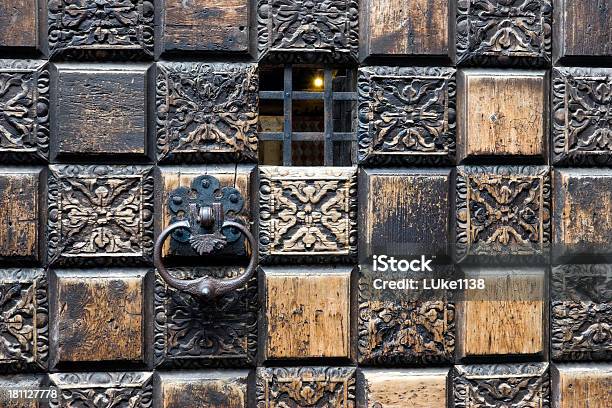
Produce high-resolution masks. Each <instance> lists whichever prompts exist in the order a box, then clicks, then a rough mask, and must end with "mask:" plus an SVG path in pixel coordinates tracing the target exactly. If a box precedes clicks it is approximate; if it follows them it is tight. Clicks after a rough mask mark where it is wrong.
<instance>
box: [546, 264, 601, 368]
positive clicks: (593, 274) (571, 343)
mask: <svg viewBox="0 0 612 408" xmlns="http://www.w3.org/2000/svg"><path fill="white" fill-rule="evenodd" d="M551 286H552V292H551V293H552V296H551V297H552V313H551V318H552V319H551V348H552V357H553V358H554V359H555V360H561V361H578V360H585V361H592V360H610V359H611V358H612V304H611V303H610V299H612V265H561V266H556V267H554V268H553V270H552V279H551Z"/></svg>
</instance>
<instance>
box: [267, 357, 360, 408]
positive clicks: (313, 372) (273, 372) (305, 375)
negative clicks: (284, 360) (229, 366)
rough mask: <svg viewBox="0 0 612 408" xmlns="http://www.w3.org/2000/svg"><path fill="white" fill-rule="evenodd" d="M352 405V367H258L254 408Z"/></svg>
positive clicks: (339, 407)
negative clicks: (255, 407) (255, 405)
mask: <svg viewBox="0 0 612 408" xmlns="http://www.w3.org/2000/svg"><path fill="white" fill-rule="evenodd" d="M271 406H278V407H286V408H299V407H317V408H324V407H325V408H327V407H329V408H353V407H354V406H355V368H352V367H295V368H294V367H291V368H260V369H258V370H257V407H258V408H267V407H271Z"/></svg>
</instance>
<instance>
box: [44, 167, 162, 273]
mask: <svg viewBox="0 0 612 408" xmlns="http://www.w3.org/2000/svg"><path fill="white" fill-rule="evenodd" d="M151 173H152V171H151V168H150V167H141V166H106V165H92V166H79V165H66V166H51V174H50V177H49V185H48V187H49V189H48V190H49V235H48V239H49V259H50V262H52V263H57V264H70V263H73V262H81V263H82V262H86V263H87V262H89V263H114V262H121V263H125V262H131V263H147V262H150V260H151V257H152V252H153V176H152V174H151Z"/></svg>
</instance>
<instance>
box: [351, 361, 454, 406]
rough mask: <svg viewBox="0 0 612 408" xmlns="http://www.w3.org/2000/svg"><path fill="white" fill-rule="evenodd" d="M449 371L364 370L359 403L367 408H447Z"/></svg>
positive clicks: (434, 369) (429, 369) (359, 388)
mask: <svg viewBox="0 0 612 408" xmlns="http://www.w3.org/2000/svg"><path fill="white" fill-rule="evenodd" d="M448 380H449V369H448V368H423V369H410V370H408V369H402V370H390V369H387V370H378V369H376V370H375V369H363V370H361V371H360V372H359V373H358V381H359V382H360V383H361V384H360V386H359V387H358V397H357V398H358V401H359V403H360V404H361V405H358V406H363V407H364V408H400V407H401V408H431V407H432V405H433V404H435V406H438V407H446V402H447V397H446V396H447V395H448V390H447V383H448Z"/></svg>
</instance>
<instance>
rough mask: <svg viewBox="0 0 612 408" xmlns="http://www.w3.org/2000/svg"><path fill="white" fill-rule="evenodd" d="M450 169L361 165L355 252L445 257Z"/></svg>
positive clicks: (362, 255)
mask: <svg viewBox="0 0 612 408" xmlns="http://www.w3.org/2000/svg"><path fill="white" fill-rule="evenodd" d="M450 177H451V170H450V169H439V170H432V169H411V170H405V169H385V170H380V169H376V170H373V169H364V170H362V171H361V172H360V175H359V180H360V181H359V182H360V185H361V190H360V205H361V206H362V207H361V214H360V215H361V222H360V223H359V227H360V232H359V234H360V235H359V236H360V241H359V242H360V248H359V250H360V251H359V256H360V259H361V261H362V262H369V261H368V259H369V258H370V257H371V256H372V255H375V254H400V253H401V254H402V256H410V255H422V254H427V255H437V256H445V255H448V251H449V249H448V244H449V241H448V236H449V231H450V225H449V224H450V220H449V214H450Z"/></svg>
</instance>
